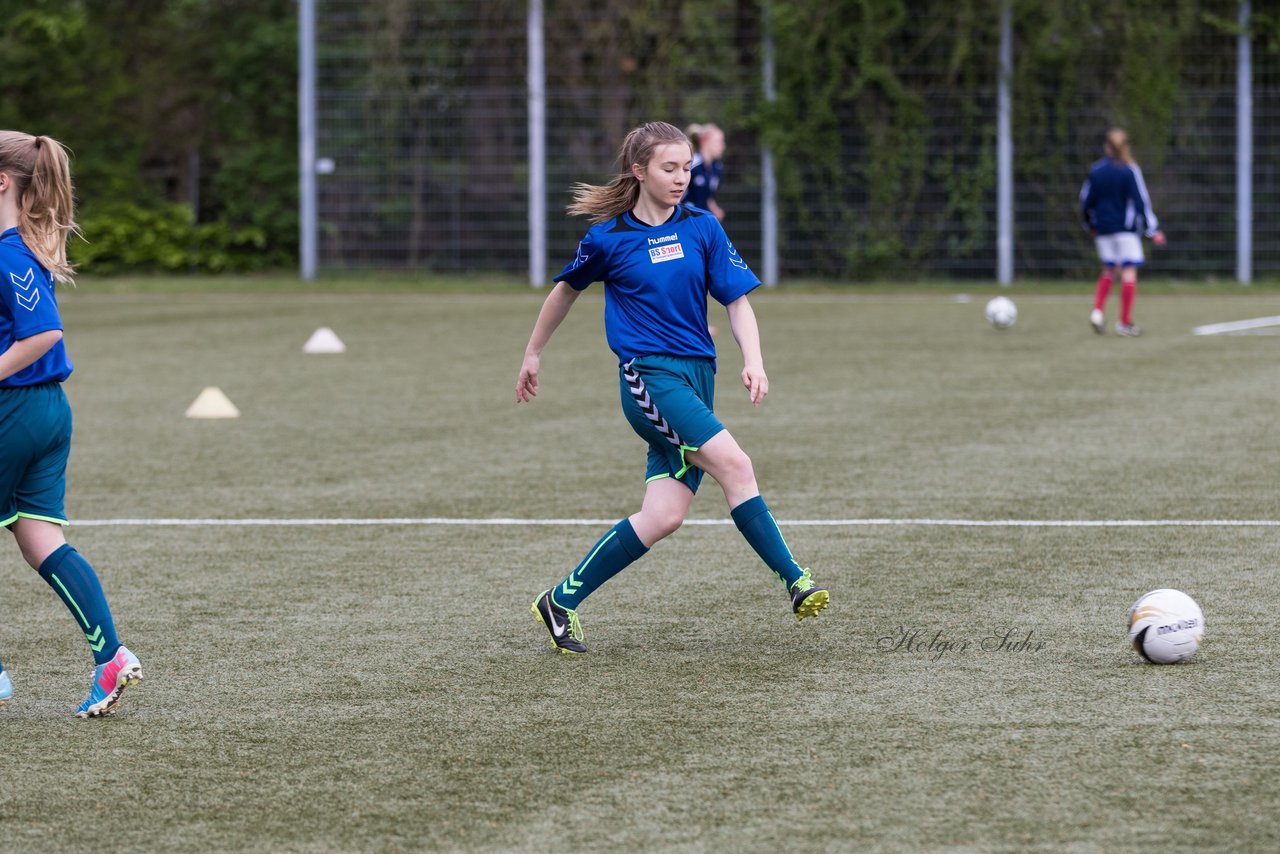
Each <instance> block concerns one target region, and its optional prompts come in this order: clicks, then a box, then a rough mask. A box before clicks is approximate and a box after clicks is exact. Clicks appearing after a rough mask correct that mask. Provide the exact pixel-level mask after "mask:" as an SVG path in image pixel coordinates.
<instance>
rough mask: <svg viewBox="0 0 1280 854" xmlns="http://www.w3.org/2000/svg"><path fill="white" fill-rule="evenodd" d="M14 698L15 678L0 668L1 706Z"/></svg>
mask: <svg viewBox="0 0 1280 854" xmlns="http://www.w3.org/2000/svg"><path fill="white" fill-rule="evenodd" d="M12 699H13V680H12V679H10V678H9V674H8V673H5V672H4V671H3V670H0V706H3V705H4V704H5V703H7V702H9V701H10V700H12Z"/></svg>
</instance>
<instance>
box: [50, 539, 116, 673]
mask: <svg viewBox="0 0 1280 854" xmlns="http://www.w3.org/2000/svg"><path fill="white" fill-rule="evenodd" d="M39 572H40V577H41V578H43V579H44V580H45V583H46V584H48V585H49V586H50V587H52V588H53V591H54V592H55V593H57V594H58V597H59V598H60V599H62V602H63V604H65V605H66V606H67V610H68V611H70V612H71V616H73V617H75V618H76V624H77V625H79V626H80V628H81V629H82V630H83V631H84V636H85V639H86V640H88V641H89V648H90V649H92V650H93V663H94V664H106V663H107V662H108V661H110V660H111V658H112V656H114V655H115V654H116V650H117V649H119V648H120V641H119V639H118V638H117V637H116V624H115V621H114V620H112V619H111V609H110V608H109V607H107V597H106V595H105V594H103V592H102V583H101V582H99V581H98V573H96V572H94V571H93V567H92V566H91V565H90V564H89V561H87V560H85V559H84V558H82V557H81V556H80V553H79V552H77V551H76V550H75V549H73V548H71V546H69V545H62V546H60V547H59V548H58V550H57V551H55V552H54V553H53V554H51V555H49V556H48V557H47V558H45V560H44V563H42V564H40V570H39Z"/></svg>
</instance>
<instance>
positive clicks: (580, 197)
mask: <svg viewBox="0 0 1280 854" xmlns="http://www.w3.org/2000/svg"><path fill="white" fill-rule="evenodd" d="M672 142H683V143H684V144H685V145H689V138H688V137H687V136H685V135H684V132H683V131H681V130H680V128H678V127H676V126H675V125H669V124H667V123H666V122H649V123H648V124H643V125H640V127H638V128H635V129H634V130H632V131H631V133H629V134H627V138H626V139H624V140H623V141H622V148H620V149H619V150H618V174H617V175H615V176H614V177H613V180H611V181H610V182H609V183H608V184H605V185H604V186H596V185H594V184H574V185H573V203H572V204H571V205H569V208H568V210H569V214H570V215H571V216H587V217H590V218H591V221H592V222H593V223H596V222H607V221H609V220H611V219H613V218H614V217H615V216H617V215H618V214H620V213H624V212H626V211H629V210H631V209H632V208H634V207H635V206H636V200H638V199H639V198H640V181H639V180H638V179H637V178H636V176H635V175H633V174H632V172H631V167H632V165H636V166H639V167H640V168H641V169H645V168H647V167H648V166H649V160H650V159H651V158H652V157H653V152H654V150H655V149H656V148H657V147H658V146H660V145H667V144H668V143H672ZM690 148H691V149H692V146H690Z"/></svg>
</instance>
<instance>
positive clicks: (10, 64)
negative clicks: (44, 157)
mask: <svg viewBox="0 0 1280 854" xmlns="http://www.w3.org/2000/svg"><path fill="white" fill-rule="evenodd" d="M294 7H295V4H294V3H292V2H289V0H131V2H128V3H120V2H114V0H0V89H2V90H3V94H4V97H3V98H2V99H0V125H3V126H4V127H10V128H16V129H20V130H25V131H27V132H29V133H40V134H47V135H49V136H52V137H55V138H57V139H59V140H61V141H62V142H64V143H65V144H66V145H67V146H69V147H70V148H71V150H72V152H73V155H74V161H73V164H74V165H73V168H74V170H75V178H76V183H77V196H78V199H79V207H80V220H81V226H82V229H83V231H84V235H85V239H86V241H87V243H84V242H80V241H75V242H74V243H73V245H72V247H71V255H72V258H73V260H75V261H76V262H77V263H78V264H80V265H81V267H82V269H84V270H86V271H97V272H111V271H114V270H118V269H124V268H128V269H144V270H145V269H164V270H185V269H200V270H209V271H218V270H235V269H253V268H263V267H272V266H283V265H288V264H291V263H293V259H294V258H295V257H296V245H297V189H296V188H297V147H296V139H297V132H296V128H297V113H296V102H297V97H296V91H297V82H296V67H297V59H296V57H297V41H296V32H297V24H296V18H295V11H294Z"/></svg>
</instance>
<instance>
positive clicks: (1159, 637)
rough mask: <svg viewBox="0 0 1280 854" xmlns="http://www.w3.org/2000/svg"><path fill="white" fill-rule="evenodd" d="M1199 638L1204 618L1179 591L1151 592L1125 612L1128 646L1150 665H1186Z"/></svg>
mask: <svg viewBox="0 0 1280 854" xmlns="http://www.w3.org/2000/svg"><path fill="white" fill-rule="evenodd" d="M1202 637H1204V614H1203V613H1202V612H1201V610H1200V606H1199V605H1197V604H1196V600H1194V599H1192V598H1191V597H1190V596H1188V595H1187V594H1185V593H1183V592H1182V591H1181V590H1167V589H1161V590H1152V591H1151V592H1150V593H1146V594H1143V596H1142V597H1141V598H1139V599H1138V601H1137V602H1134V603H1133V607H1131V608H1130V609H1129V642H1130V643H1132V644H1133V648H1134V649H1136V650H1137V651H1138V653H1139V654H1140V655H1141V656H1142V657H1143V658H1145V659H1146V660H1147V661H1149V662H1151V663H1152V664H1175V663H1177V662H1179V661H1186V660H1187V659H1188V658H1190V657H1191V656H1192V654H1194V653H1195V651H1196V650H1197V649H1199V648H1200V639H1201V638H1202Z"/></svg>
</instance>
